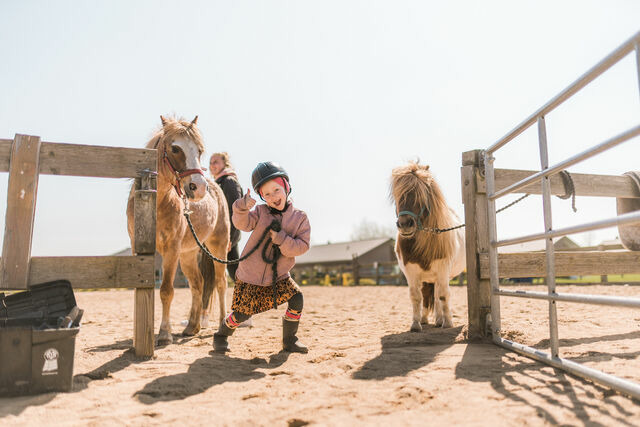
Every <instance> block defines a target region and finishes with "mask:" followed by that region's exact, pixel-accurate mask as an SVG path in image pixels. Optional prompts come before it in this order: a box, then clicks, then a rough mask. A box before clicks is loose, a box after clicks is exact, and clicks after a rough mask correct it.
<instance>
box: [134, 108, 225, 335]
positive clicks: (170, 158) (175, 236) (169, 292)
mask: <svg viewBox="0 0 640 427" xmlns="http://www.w3.org/2000/svg"><path fill="white" fill-rule="evenodd" d="M160 119H161V120H162V127H161V128H160V129H159V130H158V131H157V132H156V133H155V134H154V135H153V137H152V138H151V140H150V141H149V142H148V143H147V145H146V147H147V148H155V149H156V150H158V179H157V183H158V185H157V191H158V193H157V200H156V250H157V251H158V252H159V253H160V255H162V285H161V287H160V299H161V300H162V323H160V332H159V334H158V341H157V342H158V345H165V344H170V343H171V342H172V341H173V336H172V335H171V320H170V309H171V301H172V300H173V279H174V277H175V274H176V269H177V267H178V262H180V267H181V268H182V271H183V273H184V274H185V276H186V277H187V279H188V281H189V287H190V288H191V311H190V314H189V322H188V324H187V326H186V328H185V329H184V331H183V332H182V334H183V335H195V334H197V333H198V332H199V331H200V325H201V323H200V322H201V319H203V318H204V319H208V310H209V305H210V304H209V302H210V300H211V297H212V293H213V289H214V288H215V289H216V290H217V292H218V296H219V298H218V299H219V303H220V320H222V319H223V318H224V315H225V292H226V289H227V281H226V277H225V266H224V265H223V264H220V263H215V264H213V262H212V261H211V260H210V259H209V258H207V257H206V256H201V257H199V254H200V248H199V247H198V245H197V244H196V242H195V240H194V238H193V236H192V235H191V232H190V230H189V227H188V225H187V221H186V219H185V217H184V215H183V209H184V203H185V201H186V202H187V204H188V208H189V210H190V211H191V212H192V213H191V222H192V223H193V227H194V229H195V231H196V234H197V236H198V238H199V239H200V241H202V242H203V243H205V244H206V246H207V248H208V249H209V250H210V251H211V252H212V253H213V254H214V255H216V256H217V257H219V258H223V259H224V258H226V254H227V248H228V246H229V228H230V222H229V213H228V209H227V202H226V199H225V198H224V194H223V193H222V190H221V189H220V187H219V186H218V185H216V184H215V183H214V182H212V181H211V180H209V179H208V178H206V177H205V175H204V172H203V170H202V167H201V166H200V156H202V153H203V152H204V144H203V141H202V136H201V135H200V131H199V130H198V127H197V121H198V116H196V118H195V119H193V121H191V122H188V121H185V120H181V119H174V118H164V117H162V116H160ZM133 194H134V189H132V190H131V193H130V194H129V201H128V204H127V225H128V231H129V238H130V239H131V247H132V248H133V247H134V246H135V245H134V242H133V239H134V230H133V227H134V223H133ZM199 258H200V262H199ZM203 307H204V310H203Z"/></svg>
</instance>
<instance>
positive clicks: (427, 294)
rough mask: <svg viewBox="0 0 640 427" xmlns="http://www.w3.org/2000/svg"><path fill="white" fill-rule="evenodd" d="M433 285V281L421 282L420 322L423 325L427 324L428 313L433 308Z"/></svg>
mask: <svg viewBox="0 0 640 427" xmlns="http://www.w3.org/2000/svg"><path fill="white" fill-rule="evenodd" d="M434 287H435V285H434V284H433V283H427V282H422V287H421V291H422V307H423V308H422V317H421V318H420V323H422V324H424V325H428V324H429V314H431V312H432V311H433V309H434V292H435V290H434Z"/></svg>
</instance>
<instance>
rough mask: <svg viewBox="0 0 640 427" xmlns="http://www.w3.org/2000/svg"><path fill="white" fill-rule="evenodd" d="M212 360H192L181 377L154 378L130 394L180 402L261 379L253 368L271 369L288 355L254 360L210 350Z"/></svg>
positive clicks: (150, 400) (143, 398) (142, 398)
mask: <svg viewBox="0 0 640 427" xmlns="http://www.w3.org/2000/svg"><path fill="white" fill-rule="evenodd" d="M209 354H210V355H211V356H212V357H203V358H201V359H198V360H196V361H194V362H193V363H192V364H191V366H189V370H188V371H187V372H186V373H183V374H176V375H169V376H166V377H160V378H157V379H155V380H153V381H151V382H150V383H148V384H147V385H145V386H144V388H143V389H142V390H139V391H137V392H135V393H134V396H136V397H137V398H138V400H139V401H140V402H142V403H145V404H148V405H150V404H153V403H155V402H159V401H170V400H181V399H185V398H187V397H189V396H193V395H194V394H199V393H202V392H204V391H206V390H207V389H209V388H210V387H212V386H214V385H217V384H222V383H225V382H229V381H237V382H239V381H249V380H253V379H258V378H262V377H264V376H265V375H266V374H265V373H264V372H259V371H256V369H259V368H262V369H274V368H277V367H279V366H282V364H284V363H285V362H286V361H287V359H288V358H289V354H290V353H288V352H284V351H281V352H279V353H276V354H272V355H271V356H269V360H266V359H263V358H260V357H254V358H253V359H249V360H247V359H240V358H236V357H230V356H227V355H226V354H219V353H215V352H213V351H211V352H210V353H209Z"/></svg>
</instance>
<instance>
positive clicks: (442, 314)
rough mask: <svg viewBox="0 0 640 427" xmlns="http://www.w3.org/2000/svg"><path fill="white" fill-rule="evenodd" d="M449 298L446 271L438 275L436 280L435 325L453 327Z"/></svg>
mask: <svg viewBox="0 0 640 427" xmlns="http://www.w3.org/2000/svg"><path fill="white" fill-rule="evenodd" d="M450 299H451V295H450V292H449V278H448V272H447V274H445V275H439V276H438V279H437V280H436V326H442V327H443V328H451V327H453V316H452V315H451V308H450V307H449V301H450Z"/></svg>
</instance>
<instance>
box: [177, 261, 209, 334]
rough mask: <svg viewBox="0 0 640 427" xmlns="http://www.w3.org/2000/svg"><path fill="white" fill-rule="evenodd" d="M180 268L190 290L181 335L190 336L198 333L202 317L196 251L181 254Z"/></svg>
mask: <svg viewBox="0 0 640 427" xmlns="http://www.w3.org/2000/svg"><path fill="white" fill-rule="evenodd" d="M180 267H181V268H182V272H183V273H184V275H185V276H186V277H187V279H188V280H189V287H190V288H191V310H190V311H189V323H188V324H187V327H186V328H184V331H182V335H186V336H192V335H195V334H197V333H198V332H200V317H201V315H202V287H203V284H204V280H203V278H202V273H200V268H199V266H198V251H189V252H183V253H181V254H180Z"/></svg>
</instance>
